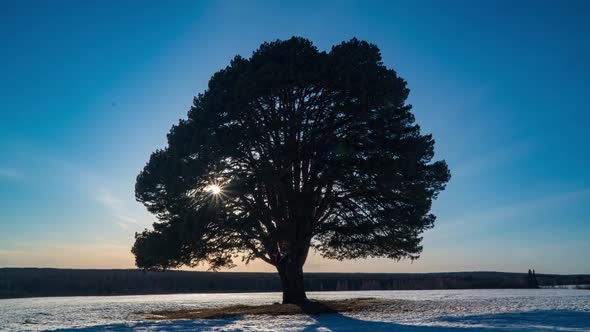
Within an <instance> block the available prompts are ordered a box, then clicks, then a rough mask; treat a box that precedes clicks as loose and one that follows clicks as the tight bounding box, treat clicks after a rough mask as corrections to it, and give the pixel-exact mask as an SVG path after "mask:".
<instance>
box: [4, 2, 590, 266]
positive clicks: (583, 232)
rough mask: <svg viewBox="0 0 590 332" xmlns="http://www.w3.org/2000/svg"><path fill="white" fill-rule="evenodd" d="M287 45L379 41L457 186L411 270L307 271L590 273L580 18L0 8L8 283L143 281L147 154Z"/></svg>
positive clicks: (285, 8)
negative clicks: (88, 272) (77, 277)
mask: <svg viewBox="0 0 590 332" xmlns="http://www.w3.org/2000/svg"><path fill="white" fill-rule="evenodd" d="M293 35H297V36H303V37H306V38H309V39H311V40H312V41H313V42H314V43H315V44H316V46H317V47H318V48H320V49H322V50H328V49H329V48H330V47H331V46H332V45H334V44H336V43H339V42H341V41H343V40H347V39H350V38H352V37H358V38H360V39H365V40H367V41H370V42H372V43H375V44H377V45H378V46H379V47H380V48H381V51H382V54H383V59H384V62H385V64H386V65H387V66H389V67H392V68H394V69H395V70H396V71H397V72H398V73H399V74H400V75H401V76H402V77H404V78H405V79H406V80H407V81H408V83H409V87H410V89H411V90H412V92H411V96H410V100H409V101H410V103H412V104H413V105H414V113H415V115H416V117H417V121H418V123H419V124H420V125H421V126H422V128H423V130H424V132H430V133H432V134H433V135H434V137H435V139H436V142H437V144H436V153H437V158H444V159H446V160H447V162H448V163H449V166H450V168H451V171H452V174H453V178H452V180H451V182H450V183H449V185H448V188H447V190H446V191H445V192H443V193H442V194H441V195H440V198H439V200H438V201H436V203H435V205H434V208H433V210H434V212H435V213H436V214H437V215H438V221H437V225H436V226H435V228H434V229H433V230H430V231H428V232H427V233H425V235H424V253H423V255H422V258H421V259H420V260H418V261H415V262H413V263H410V262H399V263H398V262H394V261H388V260H381V259H370V260H363V261H349V262H338V261H327V260H323V259H321V258H319V257H317V256H312V257H311V258H310V259H309V261H308V263H307V265H306V267H305V270H306V271H366V272H371V271H374V272H422V271H466V270H499V271H520V272H522V271H526V270H527V269H528V268H535V269H536V270H537V272H540V273H590V260H589V259H588V253H589V252H590V217H589V216H590V204H588V203H589V201H590V174H589V173H588V172H587V170H588V164H589V162H590V156H589V155H590V153H589V152H590V148H589V147H588V142H589V140H588V137H589V134H588V132H587V130H588V128H587V127H588V123H589V122H590V114H589V112H588V111H589V106H590V101H589V98H588V97H589V93H588V90H589V87H590V61H589V59H590V2H587V1H444V2H443V1H416V2H410V1H383V2H371V1H357V2H351V1H338V2H320V1H310V2H306V1H293V2H290V3H286V2H282V3H280V4H279V3H277V2H270V1H268V2H249V3H248V4H246V2H238V1H235V2H232V1H223V2H222V1H219V2H198V1H174V2H164V1H160V2H149V1H142V2H139V1H127V2H124V1H102V2H93V1H51V2H50V1H38V2H33V1H3V2H2V3H1V4H0V40H1V41H2V46H1V51H0V77H1V80H0V266H45V267H85V268H86V267H87V268H91V267H95V268H107V267H108V268H111V267H112V268H122V267H132V266H133V258H132V256H131V253H130V252H129V249H130V247H131V245H132V243H133V234H134V232H136V231H140V230H142V229H143V228H144V227H147V226H149V225H150V224H151V223H152V222H153V220H154V219H153V217H151V216H150V215H149V214H148V213H147V212H146V211H145V209H144V208H143V207H142V206H141V205H140V204H139V203H136V202H135V201H134V194H133V185H134V181H135V177H136V175H137V174H138V172H139V171H140V169H141V168H142V167H143V165H144V164H145V162H146V161H147V159H148V157H149V154H150V153H151V152H152V151H153V150H155V149H156V148H158V147H163V146H164V144H165V135H166V133H167V132H168V130H169V129H170V127H171V126H172V124H174V123H175V122H176V121H178V119H179V118H182V117H185V115H186V112H187V110H188V108H189V106H190V104H191V102H192V97H193V96H194V95H195V94H197V93H199V92H200V91H203V89H204V88H205V87H206V85H207V81H208V79H209V77H210V76H211V74H213V73H214V72H215V71H217V70H219V69H221V68H223V67H224V66H226V65H227V64H228V62H229V60H230V59H231V58H232V57H233V56H234V55H236V54H241V55H243V56H249V55H250V54H251V52H252V51H253V50H254V49H256V48H257V47H258V45H259V44H260V43H262V42H264V41H270V40H274V39H277V38H278V39H285V38H289V37H291V36H293ZM236 270H247V271H271V270H272V269H271V268H270V266H265V264H264V263H254V264H252V265H251V266H248V267H243V266H240V267H239V268H238V269H236Z"/></svg>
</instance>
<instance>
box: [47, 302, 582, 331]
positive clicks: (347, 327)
mask: <svg viewBox="0 0 590 332" xmlns="http://www.w3.org/2000/svg"><path fill="white" fill-rule="evenodd" d="M320 305H321V304H320ZM302 309H303V311H304V312H306V313H307V314H308V315H309V317H310V318H311V319H313V321H314V323H312V324H308V325H306V326H302V330H301V331H305V332H312V331H314V332H320V331H334V332H338V331H371V332H381V331H396V332H438V331H440V332H475V331H485V332H531V331H590V312H583V311H569V310H538V311H529V312H520V313H498V314H487V315H471V316H461V317H452V316H442V317H438V318H435V319H434V320H433V322H435V323H437V322H438V323H442V324H445V323H447V324H449V323H450V324H461V325H463V327H450V326H424V325H404V324H397V323H392V322H378V321H368V320H362V319H357V318H353V317H349V316H346V315H343V314H340V313H336V312H332V313H325V314H315V313H314V312H312V311H308V310H307V309H306V308H304V307H303V306H302ZM313 310H318V304H314V309H313ZM326 310H327V311H326V312H330V311H329V309H328V308H326ZM316 312H317V311H316ZM264 319H272V318H268V317H266V318H264ZM240 320H241V318H240V317H231V318H225V319H197V320H176V321H154V322H136V323H120V324H109V325H100V326H92V327H86V328H76V329H60V330H57V331H60V332H64V331H76V332H80V331H88V332H90V331H181V332H184V331H207V330H213V331H240V330H241V329H240V328H239V326H240V324H236V325H234V324H235V323H237V322H239V321H240ZM232 325H234V326H233V327H232ZM488 326H490V327H488ZM250 330H252V329H250Z"/></svg>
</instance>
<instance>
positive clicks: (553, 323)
mask: <svg viewBox="0 0 590 332" xmlns="http://www.w3.org/2000/svg"><path fill="white" fill-rule="evenodd" d="M437 320H438V321H443V322H449V323H460V324H465V325H475V324H484V325H491V326H497V327H515V326H522V327H525V326H535V327H536V328H537V329H543V328H545V329H548V328H557V327H558V328H560V329H561V330H563V329H577V330H582V329H584V330H586V331H590V312H584V311H571V310H535V311H526V312H505V313H498V314H490V315H472V316H463V317H440V318H438V319H437Z"/></svg>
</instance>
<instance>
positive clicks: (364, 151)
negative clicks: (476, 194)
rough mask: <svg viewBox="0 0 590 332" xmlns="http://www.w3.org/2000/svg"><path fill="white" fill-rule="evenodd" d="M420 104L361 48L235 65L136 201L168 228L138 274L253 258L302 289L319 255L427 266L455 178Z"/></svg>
mask: <svg viewBox="0 0 590 332" xmlns="http://www.w3.org/2000/svg"><path fill="white" fill-rule="evenodd" d="M408 94H409V89H408V88H407V85H406V81H405V80H403V79H402V78H400V77H399V76H398V75H397V74H396V72H395V71H394V70H392V69H388V68H387V67H386V66H385V65H384V64H383V63H382V60H381V54H380V51H379V49H378V48H377V46H375V45H373V44H370V43H367V42H365V41H360V40H357V39H352V40H350V41H346V42H343V43H341V44H339V45H336V46H334V47H332V49H331V50H330V51H329V52H324V51H319V50H318V49H317V48H316V47H315V46H314V45H313V44H312V43H311V42H310V41H309V40H307V39H304V38H297V37H293V38H291V39H289V40H277V41H274V42H270V43H263V44H262V45H261V46H260V47H259V48H258V49H257V50H256V51H255V52H254V53H253V54H252V56H251V57H250V58H243V57H241V56H236V57H235V58H234V59H233V60H231V62H230V64H229V66H227V67H226V68H225V69H222V70H220V71H218V72H217V73H215V74H214V75H213V77H212V78H211V79H210V81H209V85H208V88H207V89H206V90H205V91H204V92H203V93H201V94H199V95H198V96H196V97H195V98H194V100H193V105H192V107H191V109H190V111H189V112H188V118H187V119H181V120H180V121H179V122H178V124H176V125H174V126H173V127H172V129H171V130H170V133H169V134H168V146H167V147H166V148H165V149H162V150H157V151H155V152H154V153H153V154H152V155H151V157H150V160H149V162H148V163H147V165H146V166H145V168H144V169H143V171H142V172H141V173H140V174H139V176H138V177H137V183H136V188H135V190H136V198H137V200H138V201H140V202H142V203H143V204H144V205H145V206H146V207H147V209H148V210H149V211H150V212H151V213H153V214H155V215H156V216H157V218H158V220H159V222H156V223H155V224H154V227H153V230H145V231H143V232H142V233H138V234H136V242H135V245H134V246H133V249H132V251H133V253H134V254H135V257H136V264H137V266H138V267H141V268H146V269H166V268H172V267H179V266H181V265H188V266H194V265H196V264H200V263H206V264H208V266H209V267H210V268H211V269H218V268H222V267H232V266H233V261H234V259H236V258H238V257H242V258H243V259H245V260H246V261H249V260H252V259H262V260H264V261H265V262H267V263H269V264H272V265H274V266H276V267H277V269H278V270H279V273H280V274H281V276H282V277H283V275H286V276H285V278H287V279H289V278H290V277H289V276H291V275H293V274H302V268H301V267H302V266H303V264H304V263H305V260H306V258H307V255H308V252H309V250H310V248H314V249H315V250H317V251H318V252H319V253H320V254H321V255H322V256H323V257H326V258H332V259H339V260H342V259H355V258H365V257H387V258H391V259H396V260H399V259H404V258H409V259H416V258H418V257H419V255H420V253H421V251H422V246H421V245H420V242H421V239H422V238H421V233H422V232H423V231H424V230H427V229H429V228H431V227H432V226H433V223H434V221H435V216H434V215H433V214H431V213H430V209H431V205H432V201H433V199H435V198H436V197H437V195H438V193H439V192H440V191H441V190H443V189H444V188H445V184H446V183H447V182H448V180H449V179H450V172H449V170H448V167H447V165H446V163H445V162H444V161H433V158H434V139H433V138H432V136H431V135H423V134H421V132H420V127H419V126H418V125H417V124H416V123H415V119H414V116H413V114H412V113H411V112H410V110H411V108H412V107H411V105H408V104H406V99H407V97H408ZM291 267H292V268H293V270H290V268H291ZM296 279H298V280H299V279H301V278H299V276H298V277H297V278H296ZM301 280H302V279H301ZM287 281H288V280H285V282H287ZM301 287H302V286H301ZM284 300H285V299H284Z"/></svg>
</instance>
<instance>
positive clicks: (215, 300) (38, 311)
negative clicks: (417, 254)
mask: <svg viewBox="0 0 590 332" xmlns="http://www.w3.org/2000/svg"><path fill="white" fill-rule="evenodd" d="M308 295H309V297H310V298H313V299H320V300H321V299H344V298H354V297H377V298H386V299H400V300H407V302H404V303H405V304H404V305H403V307H401V308H395V310H393V308H392V310H381V311H370V312H359V313H355V314H327V315H317V316H311V317H310V316H306V315H298V316H278V317H276V316H275V317H271V316H246V317H234V318H228V319H217V320H184V321H162V322H145V321H142V320H141V319H142V317H141V316H140V315H137V314H135V313H137V312H150V311H154V310H163V309H180V308H187V307H193V308H196V307H218V306H224V305H230V304H250V305H255V304H269V303H274V302H276V301H278V300H279V299H280V294H278V293H251V294H248V293H239V294H178V295H143V296H112V297H61V298H33V299H10V300H0V331H43V330H59V331H171V330H174V331H372V332H373V331H392V330H394V331H401V332H428V331H443V332H445V331H448V332H451V331H465V332H469V331H481V330H482V329H484V328H485V331H490V332H493V331H522V332H525V331H527V332H528V331H590V291H588V290H580V289H522V290H514V289H504V290H437V291H362V292H311V293H309V294H308Z"/></svg>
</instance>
